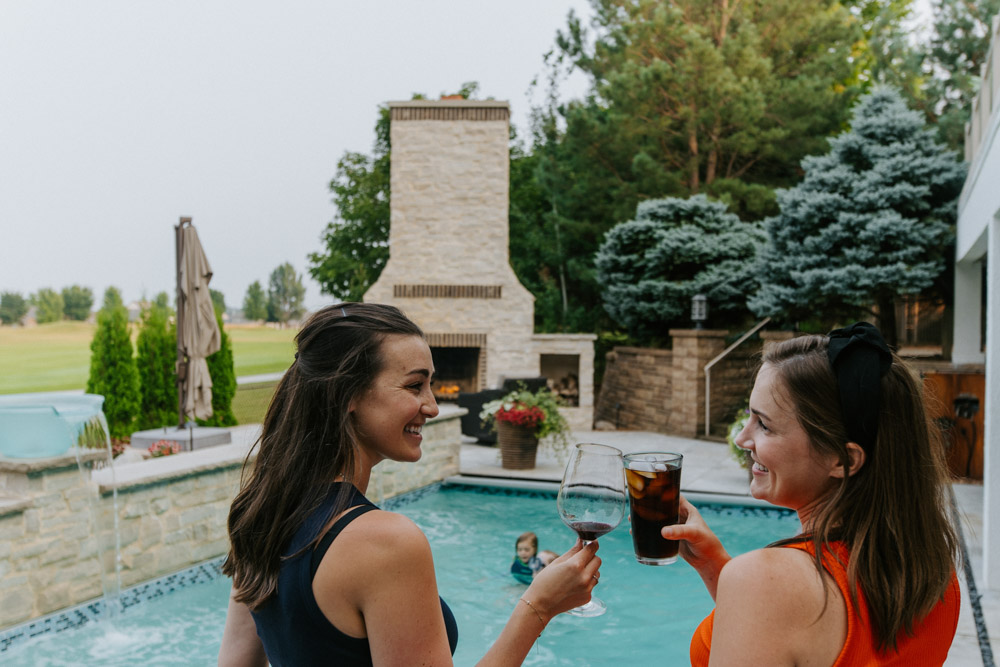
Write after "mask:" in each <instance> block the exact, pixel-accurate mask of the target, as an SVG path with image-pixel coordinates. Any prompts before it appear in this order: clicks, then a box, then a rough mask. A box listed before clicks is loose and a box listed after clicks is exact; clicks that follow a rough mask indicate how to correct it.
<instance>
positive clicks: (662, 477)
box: [625, 453, 683, 565]
mask: <svg viewBox="0 0 1000 667" xmlns="http://www.w3.org/2000/svg"><path fill="white" fill-rule="evenodd" d="M682 458H683V457H682V456H681V455H680V454H655V453H654V454H627V455H626V456H625V481H626V482H627V483H628V495H629V511H630V515H631V520H632V545H633V547H634V548H635V558H636V560H637V561H639V562H640V563H643V564H645V565H668V564H670V563H673V562H674V561H675V560H677V548H678V546H679V543H678V542H677V541H676V540H665V539H663V537H661V536H660V529H661V528H663V526H670V525H673V524H675V523H677V518H678V504H679V498H680V489H681V460H682Z"/></svg>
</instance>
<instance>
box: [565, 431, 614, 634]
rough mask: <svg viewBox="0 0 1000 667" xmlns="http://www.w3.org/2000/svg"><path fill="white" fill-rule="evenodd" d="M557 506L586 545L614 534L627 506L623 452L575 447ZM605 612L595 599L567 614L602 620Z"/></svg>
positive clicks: (589, 445)
mask: <svg viewBox="0 0 1000 667" xmlns="http://www.w3.org/2000/svg"><path fill="white" fill-rule="evenodd" d="M556 506H557V507H558V508H559V516H560V517H562V520H563V523H565V524H566V525H567V526H569V527H570V528H572V529H573V530H574V531H576V534H577V535H579V536H580V539H581V540H583V543H584V544H590V543H591V542H593V541H594V540H596V539H597V538H598V537H600V536H601V535H604V534H605V533H608V532H610V531H611V530H613V529H614V528H615V526H617V525H618V524H619V523H621V520H622V518H623V517H624V516H625V508H626V506H627V501H626V498H625V472H624V465H623V464H622V453H621V450H618V449H615V448H614V447H608V446H607V445H598V444H594V443H589V442H586V443H580V444H578V445H576V447H575V448H574V449H573V452H572V454H571V456H570V459H569V462H567V464H566V472H565V474H563V479H562V483H561V484H560V485H559V495H557V496H556ZM605 611H607V607H606V606H605V604H604V603H603V602H602V601H601V600H599V599H597V598H596V597H593V596H592V597H591V598H590V602H588V603H587V604H585V605H582V606H580V607H576V608H575V609H570V610H569V612H567V613H570V614H573V615H574V616H600V615H601V614H603V613H604V612H605Z"/></svg>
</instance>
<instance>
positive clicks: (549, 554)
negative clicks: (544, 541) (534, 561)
mask: <svg viewBox="0 0 1000 667" xmlns="http://www.w3.org/2000/svg"><path fill="white" fill-rule="evenodd" d="M556 558H559V554H557V553H556V552H555V551H549V550H548V549H546V550H544V551H539V552H538V560H540V561H542V565H548V564H549V563H551V562H552V561H554V560H555V559H556Z"/></svg>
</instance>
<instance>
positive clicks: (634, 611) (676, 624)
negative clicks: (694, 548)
mask: <svg viewBox="0 0 1000 667" xmlns="http://www.w3.org/2000/svg"><path fill="white" fill-rule="evenodd" d="M384 506H385V507H386V509H391V510H393V511H397V512H400V513H402V514H405V515H406V516H408V517H410V518H411V519H413V521H415V522H416V523H417V524H418V525H419V526H420V527H421V528H422V529H423V531H424V533H425V534H426V535H427V537H428V539H429V540H430V544H431V548H432V550H433V553H434V561H435V569H436V572H437V578H438V588H439V590H440V592H441V596H442V597H443V598H444V599H445V600H446V601H447V602H448V604H449V605H450V606H451V608H452V611H454V613H455V617H456V618H457V619H458V624H459V642H458V649H457V651H456V653H455V664H456V665H473V664H475V663H476V661H477V660H479V659H480V658H481V657H482V656H483V654H484V653H485V651H486V649H487V648H488V647H489V646H490V644H492V643H493V641H494V640H495V639H496V638H497V636H498V635H499V634H500V631H501V629H502V628H503V626H504V623H506V621H507V618H508V617H509V615H510V613H511V611H512V610H513V608H514V605H515V604H516V602H517V599H518V598H519V597H520V595H521V594H522V593H523V592H524V590H525V588H526V586H525V585H524V584H520V583H518V582H517V581H515V580H514V578H513V577H512V576H511V575H510V573H509V571H510V564H511V561H512V559H513V558H514V541H515V539H516V538H517V536H518V535H520V534H521V533H522V532H524V531H527V530H531V531H534V532H535V533H536V534H537V535H538V540H539V548H540V549H551V550H553V551H556V552H559V553H562V552H563V551H565V550H566V549H567V548H569V547H570V546H571V545H572V544H573V542H574V540H575V534H574V533H573V532H572V531H571V530H570V529H569V528H567V527H566V526H564V525H563V523H562V521H560V520H559V517H558V514H557V512H556V504H555V495H554V494H552V493H543V492H521V491H510V490H503V489H470V488H467V487H442V488H441V489H440V490H436V491H432V492H429V493H418V494H411V495H410V496H408V497H404V498H401V499H394V500H393V501H389V502H387V503H384ZM700 509H701V511H702V514H703V516H704V517H705V520H706V521H707V522H708V524H709V525H710V526H711V527H712V528H713V529H714V530H715V531H716V532H717V533H718V534H719V536H720V538H721V539H722V540H723V543H724V544H725V545H726V547H727V549H728V550H729V552H730V553H731V554H733V555H735V554H738V553H742V552H744V551H748V550H750V549H755V548H759V547H762V546H764V545H765V544H767V543H769V542H772V541H774V540H776V539H780V538H783V537H789V536H791V535H793V534H795V532H796V531H797V530H798V520H797V519H796V517H795V515H794V514H792V513H791V512H787V511H776V510H760V509H751V508H746V507H727V506H718V505H708V506H701V508H700ZM600 544H601V549H600V551H599V554H600V556H601V558H602V560H603V566H602V568H601V584H600V585H599V586H598V587H597V588H596V589H595V592H596V594H597V595H598V596H599V597H601V599H603V600H604V601H605V603H606V604H607V606H608V613H607V614H605V615H604V616H600V617H596V618H576V617H572V616H568V615H565V614H564V615H562V616H559V617H557V618H556V619H554V620H553V621H552V622H551V623H550V624H549V626H548V628H546V630H545V632H544V633H543V634H542V637H541V638H540V639H539V640H538V642H537V643H536V646H535V648H533V649H532V650H531V653H530V654H529V656H528V658H527V659H526V660H525V662H524V664H525V665H610V664H614V663H615V662H617V661H621V660H622V659H627V660H629V661H637V662H639V663H644V662H655V663H656V664H662V665H682V664H688V645H689V643H690V640H691V635H692V634H693V632H694V629H695V627H696V626H697V625H698V623H700V622H701V619H702V618H704V617H705V616H706V615H707V614H708V613H709V612H710V611H711V610H712V600H711V598H710V597H709V595H708V593H707V592H706V591H705V588H704V586H703V585H702V583H701V579H700V578H699V577H698V575H697V574H696V573H695V572H694V570H692V569H691V568H690V567H689V566H688V565H687V564H686V563H684V562H682V561H681V560H678V562H677V563H675V564H673V565H668V566H665V567H650V566H646V565H640V564H638V563H636V562H635V558H634V556H633V554H632V542H631V538H630V536H629V533H628V525H627V524H623V525H622V526H619V527H618V528H617V529H615V530H614V531H612V532H611V533H609V534H608V535H605V536H604V537H602V538H601V539H600ZM220 563H221V559H220V560H217V561H213V562H212V563H211V564H208V565H203V566H201V570H202V571H205V572H212V573H215V574H217V573H218V568H219V565H220ZM202 579H208V581H199V583H196V584H194V585H185V586H169V587H167V589H163V588H162V587H161V588H157V587H155V586H154V587H150V586H146V587H145V588H143V587H137V588H136V589H131V590H130V591H126V592H125V593H123V602H125V604H129V600H132V601H133V602H132V604H131V605H130V606H128V607H126V608H125V609H124V610H123V611H122V613H121V615H120V617H119V618H118V619H117V620H116V621H115V623H114V624H113V626H112V624H109V623H86V624H84V625H81V626H80V627H78V628H75V629H70V630H64V631H62V632H58V633H57V634H52V633H46V634H42V635H39V636H37V637H35V638H33V639H29V640H27V641H24V642H21V643H19V644H18V645H16V646H14V647H12V648H11V649H9V650H8V651H5V652H3V653H0V663H2V664H4V665H5V666H8V667H21V666H24V667H29V666H30V667H45V666H53V667H54V666H57V665H60V666H61V665H81V664H94V665H97V664H99V665H107V666H109V667H114V666H118V665H121V666H124V665H137V664H141V665H209V664H215V661H216V657H217V655H218V650H219V642H220V641H221V638H222V628H223V625H224V624H225V616H226V605H227V601H228V596H229V579H227V578H225V577H223V576H214V577H213V576H206V577H202ZM137 590H138V591H141V593H142V595H141V596H139V595H137ZM130 595H131V597H130ZM139 597H142V600H141V602H140V601H139Z"/></svg>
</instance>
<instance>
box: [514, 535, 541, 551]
mask: <svg viewBox="0 0 1000 667" xmlns="http://www.w3.org/2000/svg"><path fill="white" fill-rule="evenodd" d="M524 541H528V542H531V548H532V549H534V550H535V552H536V553H537V552H538V535H535V534H534V533H533V532H531V531H530V530H529V531H528V532H526V533H521V535H520V537H518V538H517V542H514V548H515V549H517V545H519V544H520V543H521V542H524Z"/></svg>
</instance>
